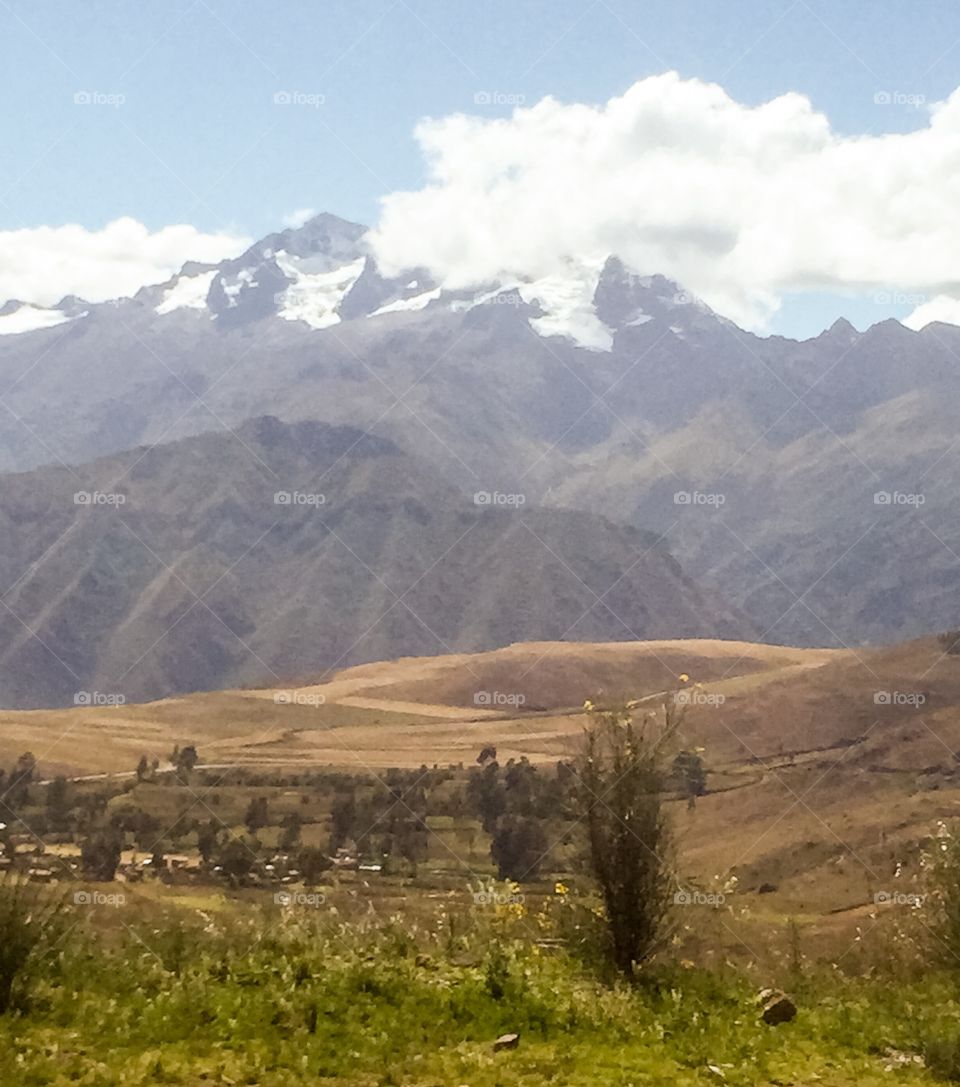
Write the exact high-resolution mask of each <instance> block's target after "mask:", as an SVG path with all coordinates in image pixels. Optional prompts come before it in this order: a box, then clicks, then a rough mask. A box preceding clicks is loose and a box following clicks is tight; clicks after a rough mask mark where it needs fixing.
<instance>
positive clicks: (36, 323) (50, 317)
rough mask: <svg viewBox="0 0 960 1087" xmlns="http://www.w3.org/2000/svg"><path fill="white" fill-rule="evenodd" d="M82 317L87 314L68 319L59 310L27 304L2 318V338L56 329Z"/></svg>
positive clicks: (0, 333)
mask: <svg viewBox="0 0 960 1087" xmlns="http://www.w3.org/2000/svg"><path fill="white" fill-rule="evenodd" d="M80 317H86V313H80V314H77V317H68V316H67V314H65V313H63V312H62V311H61V310H58V309H44V308H43V307H42V306H32V305H30V304H29V303H25V304H24V305H22V306H20V307H19V308H18V309H15V310H14V311H13V313H8V314H5V315H4V316H3V317H0V336H16V335H17V334H19V333H21V332H36V331H37V330H38V329H41V328H56V326H57V325H63V324H66V322H67V321H74V320H77V319H78V318H80Z"/></svg>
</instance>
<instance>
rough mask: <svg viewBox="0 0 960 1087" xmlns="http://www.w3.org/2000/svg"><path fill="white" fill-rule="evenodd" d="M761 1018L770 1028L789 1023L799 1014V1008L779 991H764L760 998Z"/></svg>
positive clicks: (761, 992)
mask: <svg viewBox="0 0 960 1087" xmlns="http://www.w3.org/2000/svg"><path fill="white" fill-rule="evenodd" d="M759 1001H760V1018H761V1019H762V1020H763V1021H764V1023H768V1024H769V1025H770V1026H772V1027H773V1026H777V1025H778V1024H779V1023H789V1022H790V1020H791V1019H793V1018H794V1016H795V1015H796V1014H797V1006H796V1004H794V1002H793V1001H792V1000H791V999H790V997H788V996H787V994H786V993H784V992H781V991H780V990H779V989H762V990H761V991H760V996H759Z"/></svg>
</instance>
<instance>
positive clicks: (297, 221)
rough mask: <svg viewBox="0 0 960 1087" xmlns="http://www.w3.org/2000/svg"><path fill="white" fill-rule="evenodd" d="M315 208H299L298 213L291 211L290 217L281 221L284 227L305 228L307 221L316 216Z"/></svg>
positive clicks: (285, 217) (287, 216)
mask: <svg viewBox="0 0 960 1087" xmlns="http://www.w3.org/2000/svg"><path fill="white" fill-rule="evenodd" d="M316 214H317V212H316V209H315V208H297V210H296V211H291V212H290V214H289V215H284V217H283V218H282V219H281V220H280V221H281V222H282V223H283V225H284V226H286V227H291V228H292V229H294V230H295V229H296V228H297V227H301V226H303V224H304V223H305V222H307V220H309V219H312V218H313V217H314V215H316Z"/></svg>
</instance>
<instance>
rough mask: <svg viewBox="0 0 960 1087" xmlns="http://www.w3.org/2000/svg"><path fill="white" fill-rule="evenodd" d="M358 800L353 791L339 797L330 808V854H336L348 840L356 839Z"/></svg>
mask: <svg viewBox="0 0 960 1087" xmlns="http://www.w3.org/2000/svg"><path fill="white" fill-rule="evenodd" d="M356 823H357V798H356V795H355V793H354V791H353V789H351V790H350V792H348V793H342V794H341V795H339V796H337V797H336V798H335V799H334V801H333V805H332V806H331V808H330V852H331V853H335V852H336V851H337V850H338V849H339V848H340V847H341V846H342V845H343V844H344V843H345V842H346V841H347V839H348V838H354V837H356V835H355V833H354V829H355V827H356Z"/></svg>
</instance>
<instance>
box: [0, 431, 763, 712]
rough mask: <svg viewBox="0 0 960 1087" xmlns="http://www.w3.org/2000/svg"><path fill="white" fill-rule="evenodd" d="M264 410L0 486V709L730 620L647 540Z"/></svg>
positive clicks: (731, 629)
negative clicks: (453, 478) (473, 486)
mask: <svg viewBox="0 0 960 1087" xmlns="http://www.w3.org/2000/svg"><path fill="white" fill-rule="evenodd" d="M500 498H501V496H500V495H497V494H486V493H480V494H467V493H463V492H460V491H458V490H457V489H456V488H454V487H452V486H451V485H450V484H448V483H446V482H445V481H443V480H442V479H440V478H438V477H437V476H436V474H435V473H434V472H432V470H431V469H430V466H429V465H426V464H421V463H418V462H417V461H416V459H415V458H414V457H413V456H411V455H410V454H408V453H404V452H403V451H402V450H400V449H399V448H398V447H397V446H396V445H395V444H394V443H393V442H392V441H390V440H389V439H387V438H383V437H377V436H373V435H370V434H367V433H365V432H363V431H361V430H357V429H356V428H352V427H345V426H331V425H329V424H325V423H319V422H310V421H304V422H299V423H293V424H288V423H282V422H280V421H279V420H277V419H276V418H274V417H270V416H266V417H260V418H256V419H252V420H249V421H247V422H246V423H244V424H242V425H241V426H240V427H238V428H237V429H236V430H235V431H232V432H228V431H221V432H214V433H208V434H203V435H199V436H195V437H191V438H185V439H181V440H180V441H176V442H172V443H164V444H160V445H155V446H147V447H143V448H139V449H134V450H131V451H128V452H125V453H121V454H115V455H112V456H108V457H103V458H100V459H99V460H96V461H93V462H91V463H87V464H83V465H79V466H74V467H70V468H67V467H60V466H55V467H46V468H40V469H35V470H34V471H31V472H26V473H11V474H7V475H4V476H0V523H2V530H3V538H4V548H3V552H2V554H0V580H2V584H3V585H4V587H5V590H6V591H5V592H4V594H3V598H2V603H3V608H2V609H0V647H2V648H0V704H2V705H4V706H7V707H32V706H38V705H46V706H58V705H70V704H73V703H74V702H75V701H78V702H80V703H81V704H83V703H85V702H86V703H89V702H91V701H92V702H93V703H94V704H96V703H97V701H98V700H102V701H103V702H104V704H112V703H113V702H116V701H123V700H126V701H133V700H140V701H142V700H144V699H155V698H160V697H162V696H165V695H169V694H171V693H176V692H185V691H193V690H205V689H214V688H223V687H236V686H240V685H244V684H251V683H255V684H259V685H261V686H262V685H274V686H282V685H284V684H285V683H287V682H288V681H289V680H290V679H292V678H294V677H302V676H305V675H308V674H322V673H324V672H325V671H328V670H330V669H335V668H339V667H342V666H346V665H350V664H356V663H359V662H364V661H372V660H379V659H384V658H389V657H394V656H397V655H399V654H411V653H416V654H423V655H430V654H435V653H443V652H447V651H450V650H457V651H464V650H476V649H489V648H493V647H496V646H500V645H506V644H509V643H511V642H516V641H530V640H544V639H554V638H557V639H563V638H565V639H569V640H575V639H578V638H588V639H612V638H615V637H616V636H618V635H619V636H621V637H623V638H656V637H662V636H665V635H668V634H669V635H680V636H690V635H695V634H698V633H700V632H702V631H707V632H708V633H710V634H712V635H717V636H721V637H724V636H731V635H734V634H737V633H738V632H740V631H742V630H744V629H749V623H748V621H747V620H745V618H744V617H743V616H741V615H738V614H737V613H736V612H735V611H734V610H733V609H731V608H729V607H727V606H725V605H724V604H723V602H722V601H721V600H720V599H719V598H718V597H717V595H716V594H712V593H709V592H704V591H702V590H701V589H699V588H698V586H696V585H695V584H694V583H693V582H692V581H691V579H690V578H688V577H687V576H685V575H684V573H683V572H682V570H681V569H680V567H679V565H678V564H677V563H676V561H675V560H674V559H673V558H672V557H671V556H670V554H669V553H668V551H667V550H666V548H665V547H664V546H663V544H662V542H661V541H660V539H659V538H658V537H657V536H656V535H654V534H651V533H645V532H643V531H641V530H640V529H637V528H635V527H632V526H629V525H617V524H613V523H611V522H608V521H606V520H605V519H604V518H602V517H599V516H595V515H591V514H587V513H583V512H579V511H573V510H558V509H537V508H533V507H527V506H526V505H525V504H521V505H518V504H515V503H510V502H500Z"/></svg>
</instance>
